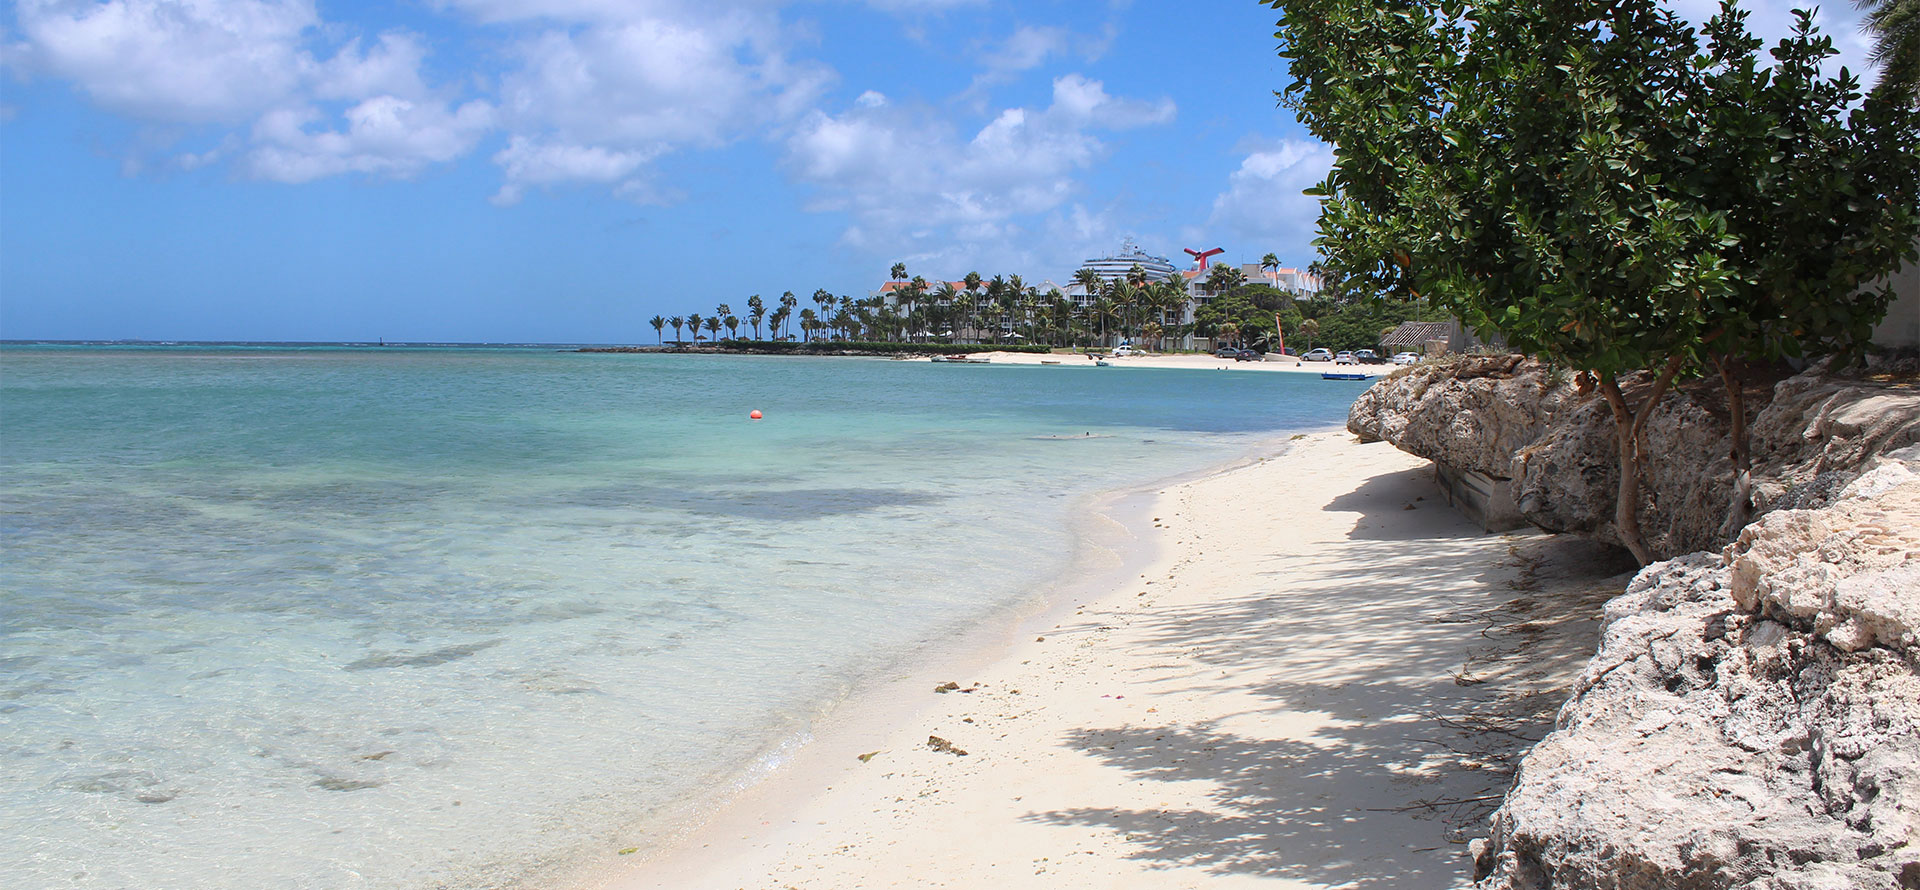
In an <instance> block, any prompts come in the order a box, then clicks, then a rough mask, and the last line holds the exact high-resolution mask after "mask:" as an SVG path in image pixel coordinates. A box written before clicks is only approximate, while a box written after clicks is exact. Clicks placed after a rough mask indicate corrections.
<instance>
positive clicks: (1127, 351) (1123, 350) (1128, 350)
mask: <svg viewBox="0 0 1920 890" xmlns="http://www.w3.org/2000/svg"><path fill="white" fill-rule="evenodd" d="M1113 354H1114V355H1116V356H1120V355H1132V354H1133V347H1132V346H1129V345H1127V344H1125V343H1122V344H1120V345H1119V346H1115V347H1114V348H1113Z"/></svg>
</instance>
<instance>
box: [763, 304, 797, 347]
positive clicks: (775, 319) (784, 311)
mask: <svg viewBox="0 0 1920 890" xmlns="http://www.w3.org/2000/svg"><path fill="white" fill-rule="evenodd" d="M792 314H793V312H792V310H791V309H790V308H789V307H787V306H781V307H780V308H778V309H775V310H773V314H772V315H770V316H768V317H767V321H768V322H769V323H771V325H772V330H773V339H775V340H779V339H781V338H782V336H781V333H780V332H781V331H782V330H785V329H786V327H787V318H788V317H789V316H791V315H792Z"/></svg>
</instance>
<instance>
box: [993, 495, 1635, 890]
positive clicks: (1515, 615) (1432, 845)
mask: <svg viewBox="0 0 1920 890" xmlns="http://www.w3.org/2000/svg"><path fill="white" fill-rule="evenodd" d="M1429 475H1430V474H1427V473H1426V471H1424V470H1409V471H1406V472H1403V473H1393V474H1384V475H1382V476H1380V477H1376V478H1375V479H1373V480H1371V481H1369V482H1368V483H1367V484H1365V485H1363V486H1361V487H1360V488H1359V489H1358V490H1356V491H1355V492H1353V493H1350V494H1347V495H1343V496H1342V497H1341V498H1339V499H1336V500H1335V501H1334V502H1332V503H1331V504H1330V505H1329V506H1328V507H1327V508H1326V509H1331V510H1338V511H1341V512H1350V513H1357V514H1358V518H1357V520H1356V521H1355V525H1354V527H1353V529H1352V531H1351V532H1350V533H1349V534H1347V535H1346V536H1345V537H1344V539H1343V540H1335V541H1324V542H1319V543H1317V544H1315V545H1314V547H1313V553H1312V554H1310V555H1311V556H1312V557H1313V558H1315V559H1316V560H1324V559H1329V558H1331V559H1332V560H1333V562H1331V563H1323V564H1321V565H1322V567H1320V568H1316V569H1315V570H1314V571H1311V572H1309V571H1306V570H1304V569H1303V568H1302V567H1300V566H1299V564H1298V563H1297V562H1296V561H1297V560H1299V559H1301V558H1303V557H1305V556H1307V555H1309V554H1276V555H1274V556H1272V557H1270V558H1268V559H1267V560H1266V561H1265V563H1264V564H1263V566H1262V568H1263V571H1262V573H1261V575H1260V577H1257V578H1254V579H1249V582H1248V583H1247V585H1246V588H1247V589H1246V590H1244V591H1233V592H1229V593H1226V594H1223V595H1221V596H1218V597H1214V598H1211V599H1209V600H1206V601H1204V602H1200V603H1197V604H1193V605H1189V606H1185V607H1181V608H1170V609H1164V610H1159V611H1154V612H1149V613H1147V614H1146V615H1145V616H1143V618H1142V623H1137V624H1136V625H1135V628H1136V629H1143V630H1144V633H1145V637H1146V642H1145V645H1146V646H1148V647H1151V648H1155V649H1158V650H1164V651H1166V652H1167V653H1169V656H1170V658H1171V657H1175V656H1176V654H1177V657H1178V658H1180V659H1183V660H1185V661H1187V662H1198V663H1199V664H1201V665H1203V666H1207V667H1210V668H1213V669H1214V670H1211V671H1206V672H1196V673H1207V674H1208V675H1209V676H1208V682H1210V683H1211V682H1218V681H1217V680H1216V679H1214V678H1215V677H1217V676H1218V675H1219V673H1220V672H1222V671H1225V672H1227V673H1229V674H1232V673H1233V672H1235V671H1240V672H1242V673H1247V672H1248V671H1247V666H1248V665H1261V666H1267V667H1268V669H1269V670H1270V671H1271V673H1270V674H1268V675H1263V676H1255V675H1251V674H1249V676H1247V677H1246V680H1247V686H1246V687H1245V688H1246V689H1247V691H1250V692H1252V693H1253V694H1254V695H1255V696H1256V697H1257V699H1258V700H1260V701H1264V702H1270V704H1269V705H1266V706H1264V707H1257V708H1255V709H1253V710H1250V711H1248V712H1246V713H1241V714H1235V715H1232V716H1231V717H1229V718H1226V719H1223V720H1220V721H1215V722H1210V723H1204V724H1187V725H1169V724H1162V725H1129V726H1122V727H1117V728H1107V729H1093V728H1087V729H1081V730H1078V731H1076V732H1074V733H1072V734H1071V735H1070V736H1069V737H1068V738H1066V739H1065V740H1064V743H1065V744H1066V745H1067V746H1069V747H1071V748H1074V749H1077V750H1079V751H1081V752H1084V753H1086V754H1088V755H1090V756H1093V757H1096V758H1098V759H1100V760H1102V761H1104V762H1105V763H1107V764H1108V765H1111V766H1113V767H1116V768H1119V769H1121V770H1124V771H1125V772H1126V773H1128V774H1129V775H1130V776H1131V778H1132V779H1133V780H1135V781H1140V782H1165V783H1184V782H1198V783H1205V784H1207V785H1210V786H1211V789H1212V790H1211V791H1210V793H1209V794H1208V799H1209V800H1210V801H1211V806H1208V807H1205V808H1198V809H1178V808H1176V809H1102V808H1081V809H1073V810H1064V811H1056V812H1048V813H1038V814H1034V815H1032V816H1030V817H1028V818H1029V819H1030V820H1032V821H1037V822H1044V823H1054V824H1068V825H1081V826H1099V827H1104V828H1107V829H1109V830H1111V831H1113V832H1115V833H1117V834H1119V835H1120V836H1122V837H1124V838H1125V839H1126V840H1127V841H1129V843H1130V845H1131V846H1132V848H1133V853H1132V854H1131V856H1132V858H1134V859H1137V860H1144V861H1146V862H1148V863H1150V864H1153V865H1155V866H1157V867H1165V868H1175V867H1195V868H1202V869H1205V870H1208V871H1210V872H1213V873H1217V874H1251V875H1262V876H1271V877H1278V878H1286V879H1292V880H1296V881H1300V882H1303V883H1307V884H1311V885H1315V886H1337V887H1344V888H1357V890H1400V888H1406V890H1415V888H1418V890H1427V888H1443V887H1450V886H1465V885H1466V884H1467V873H1468V864H1467V862H1466V858H1465V855H1464V848H1463V847H1462V846H1460V845H1461V844H1463V843H1464V841H1465V840H1466V839H1467V835H1466V834H1465V833H1464V832H1463V831H1462V830H1461V829H1462V828H1466V829H1468V830H1469V831H1474V832H1477V831H1478V829H1479V825H1478V823H1479V822H1481V821H1483V818H1484V815H1485V813H1486V812H1488V811H1490V810H1491V809H1492V803H1491V802H1492V801H1497V799H1498V797H1499V795H1500V794H1501V793H1502V791H1503V790H1504V787H1505V785H1506V784H1507V782H1508V781H1509V777H1510V775H1511V766H1512V763H1513V761H1514V759H1515V758H1516V757H1517V756H1518V754H1519V753H1522V752H1523V751H1524V749H1525V747H1526V746H1528V745H1530V744H1531V742H1532V741H1533V740H1535V739H1536V738H1537V737H1538V736H1539V735H1541V734H1542V733H1543V732H1544V731H1545V730H1546V729H1547V728H1549V726H1548V725H1544V724H1550V720H1551V716H1552V714H1551V706H1549V707H1546V708H1545V709H1544V710H1543V709H1542V704H1543V703H1551V702H1553V701H1555V699H1554V698H1553V697H1552V696H1546V697H1542V696H1541V695H1540V694H1539V693H1538V690H1534V689H1530V688H1521V689H1516V688H1510V687H1503V686H1500V685H1499V684H1490V683H1486V682H1484V678H1483V677H1480V676H1476V675H1475V671H1474V669H1473V665H1474V664H1475V663H1476V662H1475V659H1476V658H1479V659H1481V661H1482V663H1488V662H1486V657H1487V655H1486V651H1485V650H1487V648H1488V647H1495V648H1498V647H1503V646H1504V647H1512V646H1516V645H1517V643H1516V640H1518V638H1512V637H1511V635H1508V634H1506V633H1505V631H1504V630H1503V628H1505V627H1507V626H1511V625H1514V624H1517V623H1519V622H1522V621H1532V620H1536V619H1541V618H1542V617H1543V616H1545V617H1546V618H1547V619H1548V620H1559V619H1560V618H1561V617H1564V616H1565V615H1577V616H1585V615H1588V614H1590V613H1597V610H1598V605H1599V602H1600V601H1601V600H1599V599H1594V598H1591V597H1586V598H1580V599H1579V600H1578V601H1569V602H1565V603H1556V602H1546V603H1544V604H1543V603H1542V602H1540V600H1541V599H1542V597H1540V596H1539V595H1538V594H1537V593H1536V592H1532V591H1528V590H1526V589H1525V581H1526V576H1527V574H1528V571H1527V569H1528V563H1527V561H1526V559H1522V558H1516V554H1517V553H1518V551H1517V550H1516V548H1517V547H1519V546H1522V545H1525V544H1529V543H1533V542H1537V540H1538V538H1537V536H1498V535H1486V534H1483V533H1482V532H1480V530H1479V529H1478V528H1476V527H1473V526H1471V525H1469V524H1467V523H1466V522H1465V521H1464V520H1457V518H1449V519H1444V520H1443V519H1442V518H1441V517H1436V516H1432V515H1426V516H1420V515H1418V514H1420V513H1421V511H1423V510H1444V509H1445V507H1444V506H1443V505H1442V504H1441V503H1440V502H1439V500H1438V497H1437V493H1436V492H1435V491H1434V489H1433V488H1432V487H1431V482H1430V481H1426V482H1424V483H1423V481H1422V477H1423V476H1429ZM1409 492H1412V494H1409ZM1422 494H1424V497H1425V500H1424V501H1422V502H1416V501H1414V500H1413V499H1414V498H1415V497H1417V496H1421V495H1422ZM1408 504H1413V505H1414V509H1411V510H1410V509H1408ZM1410 537H1412V538H1415V539H1414V540H1409V538H1410ZM1325 565H1333V566H1343V567H1351V568H1347V569H1340V570H1333V571H1328V570H1326V569H1325V568H1324V566H1325ZM1608 574H1611V570H1610V571H1609V572H1608ZM1383 579H1392V581H1391V583H1390V584H1385V583H1384V582H1383ZM1523 598H1531V600H1530V602H1528V603H1526V604H1524V605H1525V608H1523V609H1521V610H1520V611H1519V612H1516V611H1515V610H1514V603H1515V602H1517V601H1519V600H1521V599H1523ZM1547 599H1551V598H1547ZM1582 620H1584V618H1583V619H1582ZM1582 630H1583V631H1584V632H1585V633H1586V634H1587V636H1586V638H1585V639H1584V640H1582V641H1579V642H1576V643H1574V644H1570V645H1565V646H1562V647H1559V648H1557V649H1555V650H1554V651H1553V652H1552V653H1551V658H1552V659H1554V660H1556V661H1558V662H1568V660H1572V661H1571V663H1572V664H1577V663H1578V662H1579V661H1580V660H1583V659H1584V655H1583V654H1582V653H1583V652H1584V653H1590V652H1591V645H1592V639H1591V635H1590V634H1591V628H1583V629H1582ZM1536 636H1537V635H1536ZM1308 641H1311V643H1310V645H1309V643H1308ZM1520 642H1524V641H1520ZM1522 649H1524V646H1520V647H1519V648H1514V649H1513V650H1512V652H1511V653H1509V652H1506V651H1504V650H1503V651H1502V652H1501V653H1500V655H1501V658H1500V659H1495V660H1496V661H1500V660H1503V659H1504V660H1505V661H1511V660H1512V658H1510V657H1509V656H1510V655H1512V654H1514V653H1520V652H1521V650H1522ZM1520 657H1521V658H1522V660H1524V658H1525V656H1524V655H1523V654H1522V655H1520ZM1166 682H1167V681H1163V682H1162V684H1161V685H1160V686H1159V687H1157V688H1159V689H1160V690H1162V694H1179V693H1181V692H1184V691H1188V689H1186V688H1183V687H1182V686H1181V685H1180V683H1179V681H1171V682H1173V683H1174V685H1173V686H1171V687H1169V686H1168V685H1166ZM1186 685H1187V686H1190V687H1193V690H1194V691H1199V687H1200V686H1201V684H1199V683H1190V684H1186ZM1515 696H1518V697H1519V700H1521V701H1522V702H1523V706H1522V707H1520V709H1519V712H1517V713H1512V714H1509V713H1507V712H1506V710H1505V708H1506V706H1507V705H1508V704H1511V703H1512V701H1513V700H1514V697H1515ZM1149 719H1151V718H1149ZM1450 823H1474V824H1472V825H1470V826H1469V825H1462V824H1450Z"/></svg>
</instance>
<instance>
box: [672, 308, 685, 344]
mask: <svg viewBox="0 0 1920 890" xmlns="http://www.w3.org/2000/svg"><path fill="white" fill-rule="evenodd" d="M686 323H687V320H686V319H685V318H682V317H680V316H678V315H676V316H674V317H672V318H669V319H667V324H670V325H673V342H674V345H676V346H677V345H679V343H680V326H681V325H684V324H686Z"/></svg>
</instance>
